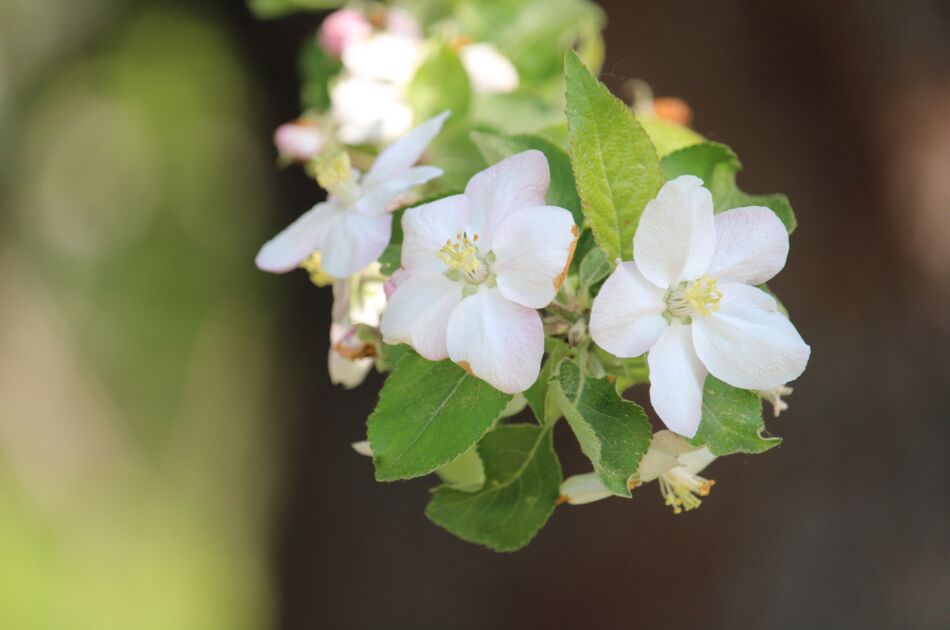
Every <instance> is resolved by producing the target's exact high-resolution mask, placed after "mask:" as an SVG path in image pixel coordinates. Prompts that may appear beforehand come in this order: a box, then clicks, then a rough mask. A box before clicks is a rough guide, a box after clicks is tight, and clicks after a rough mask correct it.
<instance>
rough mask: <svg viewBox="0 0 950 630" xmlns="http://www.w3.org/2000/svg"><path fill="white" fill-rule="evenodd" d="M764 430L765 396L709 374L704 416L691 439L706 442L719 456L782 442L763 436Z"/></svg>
mask: <svg viewBox="0 0 950 630" xmlns="http://www.w3.org/2000/svg"><path fill="white" fill-rule="evenodd" d="M764 430H765V423H764V422H763V420H762V400H761V399H760V398H759V395H758V394H756V393H755V392H750V391H748V390H745V389H736V388H735V387H732V386H731V385H727V384H725V383H723V382H722V381H720V380H719V379H717V378H716V377H714V376H712V375H711V374H710V375H709V376H707V377H706V383H705V385H704V386H703V418H702V421H701V422H700V423H699V431H697V432H696V436H695V437H694V438H693V439H692V440H690V443H692V444H695V445H697V446H699V445H702V444H705V445H706V446H708V447H709V450H710V451H712V452H713V453H714V454H716V455H720V456H721V455H729V454H731V453H762V452H764V451H767V450H769V449H770V448H772V447H774V446H778V445H779V444H780V443H781V442H782V439H781V438H778V437H764V436H763V435H762V432H763V431H764Z"/></svg>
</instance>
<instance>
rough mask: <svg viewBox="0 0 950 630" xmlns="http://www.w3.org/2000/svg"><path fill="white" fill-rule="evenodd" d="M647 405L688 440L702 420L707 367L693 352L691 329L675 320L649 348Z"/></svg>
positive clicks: (664, 422) (673, 429)
mask: <svg viewBox="0 0 950 630" xmlns="http://www.w3.org/2000/svg"><path fill="white" fill-rule="evenodd" d="M647 363H648V364H649V366H650V402H651V403H652V404H653V408H654V409H655V410H656V413H657V415H658V416H660V420H662V421H663V424H665V425H666V426H667V428H669V429H670V430H671V431H675V432H676V433H679V434H680V435H683V436H685V437H688V438H691V437H693V436H694V435H696V431H697V429H699V421H700V419H701V418H702V406H703V383H704V382H705V381H706V368H705V367H704V366H703V364H702V363H701V362H700V360H699V357H697V356H696V351H695V350H693V339H692V334H691V331H690V326H688V325H685V324H682V323H681V322H679V321H678V320H675V319H674V320H673V321H672V322H670V325H669V327H668V328H667V329H666V330H665V331H663V334H662V335H660V339H659V340H658V341H657V342H656V345H654V346H653V347H652V348H651V349H650V354H649V356H648V357H647Z"/></svg>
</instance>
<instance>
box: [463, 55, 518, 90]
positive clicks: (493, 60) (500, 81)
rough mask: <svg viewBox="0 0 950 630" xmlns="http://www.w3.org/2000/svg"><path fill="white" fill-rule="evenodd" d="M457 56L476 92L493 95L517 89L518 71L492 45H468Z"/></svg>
mask: <svg viewBox="0 0 950 630" xmlns="http://www.w3.org/2000/svg"><path fill="white" fill-rule="evenodd" d="M459 54H460V56H461V58H462V64H463V65H464V66H465V71H466V72H467V73H468V78H469V80H471V82H472V89H473V90H475V91H476V92H478V93H481V94H495V93H504V92H513V91H515V90H517V89H518V70H517V69H516V68H515V66H514V64H512V63H511V61H510V60H509V59H508V57H505V56H504V55H503V54H501V52H500V51H499V50H498V49H497V48H495V46H494V45H492V44H487V43H476V44H469V45H467V46H465V47H463V48H462V50H461V51H460V53H459Z"/></svg>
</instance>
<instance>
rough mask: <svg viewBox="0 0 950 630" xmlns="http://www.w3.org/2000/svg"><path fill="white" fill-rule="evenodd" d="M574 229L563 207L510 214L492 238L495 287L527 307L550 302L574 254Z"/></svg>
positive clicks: (569, 216) (537, 306)
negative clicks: (495, 275) (496, 280)
mask: <svg viewBox="0 0 950 630" xmlns="http://www.w3.org/2000/svg"><path fill="white" fill-rule="evenodd" d="M577 235H578V230H577V226H576V225H575V224H574V219H573V217H571V213H570V212H568V211H567V210H565V209H564V208H556V207H554V206H539V207H536V208H526V209H524V210H518V211H517V212H515V213H513V214H511V215H509V216H508V218H506V219H505V220H504V221H502V222H501V223H500V224H499V225H498V229H497V230H495V237H494V238H493V239H492V251H493V252H495V263H494V264H493V265H492V271H493V272H494V273H495V274H497V276H498V289H499V290H500V291H501V292H502V294H503V295H504V296H505V297H506V298H508V299H509V300H511V301H512V302H517V303H518V304H522V305H524V306H530V307H531V308H543V307H545V306H547V305H548V304H550V303H551V300H553V299H554V296H555V294H556V293H557V290H558V289H559V288H560V287H561V282H563V280H564V275H565V274H566V273H567V266H568V265H569V264H570V262H571V257H572V256H573V254H574V246H575V245H576V244H577Z"/></svg>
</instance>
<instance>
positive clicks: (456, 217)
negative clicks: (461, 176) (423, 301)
mask: <svg viewBox="0 0 950 630" xmlns="http://www.w3.org/2000/svg"><path fill="white" fill-rule="evenodd" d="M467 223H468V200H467V199H466V198H465V196H464V195H452V196H450V197H443V198H442V199H437V200H436V201H433V202H430V203H425V204H422V205H421V206H416V207H414V208H409V209H408V210H406V212H405V214H403V215H402V231H403V234H404V236H403V240H402V266H403V267H405V268H406V269H409V270H416V269H427V270H430V271H435V272H443V271H445V269H446V267H445V263H444V262H442V261H441V260H440V259H439V258H438V256H437V254H438V252H439V250H440V249H442V247H444V246H445V242H446V241H448V240H450V239H452V240H454V239H455V236H456V235H457V234H459V233H461V232H464V231H465V229H466V227H467Z"/></svg>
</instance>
